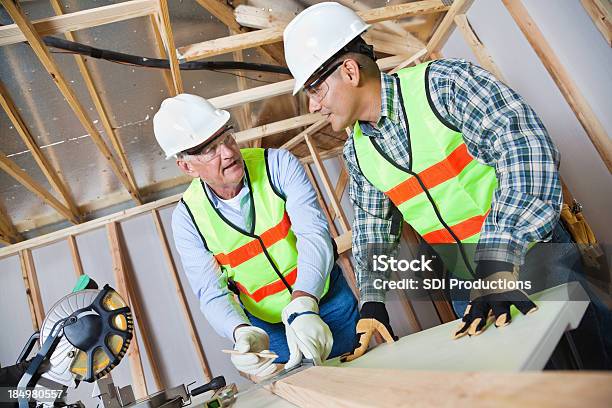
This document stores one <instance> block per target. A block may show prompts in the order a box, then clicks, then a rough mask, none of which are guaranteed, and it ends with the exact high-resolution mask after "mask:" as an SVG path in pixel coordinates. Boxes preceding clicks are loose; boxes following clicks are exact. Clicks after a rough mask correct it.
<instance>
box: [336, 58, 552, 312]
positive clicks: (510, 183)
mask: <svg viewBox="0 0 612 408" xmlns="http://www.w3.org/2000/svg"><path fill="white" fill-rule="evenodd" d="M396 87H397V85H396V82H395V81H394V79H393V77H392V76H390V75H387V74H385V73H381V102H382V103H381V111H380V119H379V120H378V122H377V123H376V125H373V124H371V123H366V122H360V127H361V130H362V132H363V134H364V135H365V136H368V137H373V138H376V140H377V143H378V144H379V146H380V147H381V148H382V150H383V151H384V152H385V153H386V154H387V155H388V156H389V157H391V158H392V159H393V160H395V161H396V162H397V163H399V164H400V165H403V166H406V167H407V166H408V162H409V160H410V156H409V153H408V149H407V142H408V140H407V132H406V123H404V117H403V114H402V112H401V111H400V109H401V104H400V101H399V94H398V91H397V89H396ZM429 90H430V94H431V99H432V101H433V104H434V106H435V108H436V110H437V111H438V113H439V114H440V116H441V117H442V118H444V120H446V121H447V122H448V123H449V124H450V125H452V126H453V127H455V128H456V129H459V130H460V131H461V133H462V134H463V139H464V141H465V143H466V145H467V149H468V152H469V153H470V155H471V156H472V157H474V158H475V159H476V160H478V161H479V162H480V163H482V164H486V165H488V166H491V167H494V168H495V170H496V175H497V179H498V183H499V186H498V188H497V189H496V190H495V192H494V194H493V202H492V204H491V211H490V212H489V214H488V216H487V218H486V219H485V222H484V224H483V226H482V229H481V234H480V240H479V243H478V245H477V249H476V257H475V260H476V261H477V262H478V261H483V260H491V261H502V262H508V263H512V264H514V265H520V264H522V263H523V262H524V258H525V254H526V252H527V246H528V244H529V243H530V242H537V241H547V240H548V239H550V235H551V232H552V230H553V228H554V226H555V224H556V223H557V221H558V218H559V214H560V211H561V204H562V193H561V184H560V181H559V176H558V165H559V152H558V151H557V149H556V147H555V146H554V144H553V143H552V141H551V139H550V137H549V135H548V133H547V131H546V129H545V128H544V125H543V124H542V122H541V121H540V119H539V118H538V116H537V115H536V113H535V112H534V111H533V109H532V108H531V107H530V106H529V105H528V104H527V103H526V102H525V101H524V100H523V99H522V97H521V96H520V95H518V94H517V93H516V92H514V91H513V90H512V89H510V88H509V87H508V86H506V85H505V84H504V83H502V82H501V81H499V80H497V79H496V78H495V77H494V76H493V75H492V74H491V73H489V72H488V71H485V70H484V69H482V68H480V67H478V66H476V65H473V64H471V63H469V62H467V61H465V60H458V59H443V60H437V61H433V62H431V65H430V75H429ZM344 159H345V162H346V164H347V168H348V171H349V174H350V183H349V196H350V198H351V201H352V202H353V207H354V213H355V219H354V222H353V255H354V257H355V261H356V274H357V284H358V287H359V290H360V294H361V302H362V303H363V302H368V301H378V302H384V300H385V293H384V290H382V289H376V288H374V285H373V282H374V280H375V279H376V278H383V279H384V278H388V275H387V276H382V273H381V272H374V271H373V270H371V268H369V267H368V264H369V263H370V264H371V262H368V259H367V258H368V256H370V255H369V254H368V250H367V249H368V245H369V244H376V245H377V247H378V248H381V245H382V246H383V247H384V248H385V251H386V252H387V253H389V254H391V253H394V252H395V251H396V250H397V244H398V243H399V238H400V234H401V225H402V215H401V213H400V212H399V210H398V209H397V208H396V207H395V205H394V204H393V203H392V202H391V200H389V199H388V198H387V196H385V195H384V194H383V193H382V192H381V191H379V190H378V189H376V188H375V187H374V186H372V185H371V184H370V183H369V182H368V181H367V180H366V179H365V177H364V176H363V175H362V174H361V172H360V171H359V168H358V166H357V163H356V159H355V148H354V144H353V139H352V137H349V139H348V140H347V142H346V144H345V146H344Z"/></svg>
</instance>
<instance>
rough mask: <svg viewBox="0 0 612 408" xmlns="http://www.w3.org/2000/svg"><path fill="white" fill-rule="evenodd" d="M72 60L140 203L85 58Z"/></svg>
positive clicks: (53, 2) (58, 9) (58, 10)
mask: <svg viewBox="0 0 612 408" xmlns="http://www.w3.org/2000/svg"><path fill="white" fill-rule="evenodd" d="M51 6H52V7H53V11H55V14H57V15H63V14H64V10H63V8H62V6H61V4H60V2H59V0H51ZM64 35H65V36H66V39H67V40H68V41H75V42H76V38H75V37H74V34H72V33H71V32H70V31H66V32H65V33H64ZM74 58H75V62H76V64H77V67H78V68H79V72H80V73H81V76H82V77H83V82H85V87H86V88H87V92H88V93H89V96H90V97H91V101H92V102H93V104H94V107H95V108H96V112H98V116H99V118H100V122H102V127H103V128H104V132H105V133H106V136H107V137H108V139H109V140H110V141H111V144H112V146H113V148H114V149H115V154H116V155H117V157H118V158H119V165H120V166H121V170H122V171H123V173H124V174H125V176H126V177H127V180H128V182H129V184H130V188H131V189H132V190H133V191H134V193H135V195H136V196H137V197H138V200H139V202H142V199H141V198H140V193H139V192H138V185H137V184H136V179H135V178H134V173H133V171H132V167H131V166H130V163H129V161H128V159H127V156H126V154H125V150H124V149H123V145H122V144H121V140H119V137H118V136H117V134H116V132H115V129H113V126H112V125H111V123H110V119H109V115H108V112H107V111H106V108H105V106H104V104H103V103H102V99H101V98H100V95H99V93H98V89H97V87H96V85H95V84H94V81H93V77H92V75H91V73H90V72H89V68H88V67H87V65H86V63H85V58H84V57H83V56H82V55H75V56H74Z"/></svg>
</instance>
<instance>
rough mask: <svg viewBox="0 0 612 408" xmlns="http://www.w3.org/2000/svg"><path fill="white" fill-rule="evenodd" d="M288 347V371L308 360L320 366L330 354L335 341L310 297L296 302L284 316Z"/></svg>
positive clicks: (286, 366) (301, 297)
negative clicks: (303, 360)
mask: <svg viewBox="0 0 612 408" xmlns="http://www.w3.org/2000/svg"><path fill="white" fill-rule="evenodd" d="M281 317H282V320H283V323H284V324H285V334H286V335H287V346H288V347H289V354H290V355H289V361H288V362H287V364H285V369H289V368H292V367H295V366H296V365H298V364H300V362H301V361H302V358H309V359H312V360H313V361H314V364H315V365H321V364H322V363H323V361H325V360H326V359H327V357H328V356H329V353H331V349H332V345H333V343H334V339H333V337H332V333H331V330H330V329H329V326H328V325H327V324H326V323H325V322H324V321H323V320H322V319H321V317H320V316H319V305H318V304H317V302H316V300H314V299H313V298H311V297H309V296H300V297H298V298H295V299H293V300H292V301H291V302H290V303H289V304H288V305H287V306H285V308H284V309H283V311H282V313H281Z"/></svg>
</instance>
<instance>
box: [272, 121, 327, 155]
mask: <svg viewBox="0 0 612 408" xmlns="http://www.w3.org/2000/svg"><path fill="white" fill-rule="evenodd" d="M327 124H328V123H327V119H321V120H318V121H316V122H315V123H313V124H312V125H310V126H308V127H307V128H306V130H303V131H302V132H300V133H298V134H297V135H296V136H294V137H293V138H291V139H289V140H288V141H286V142H285V143H284V144H283V145H282V146H281V147H280V149H286V150H291V149H293V148H294V147H295V146H297V145H299V144H300V143H302V141H303V140H304V137H306V136H307V135H314V134H315V133H317V132H318V131H319V130H321V129H323V128H324V127H325V126H327Z"/></svg>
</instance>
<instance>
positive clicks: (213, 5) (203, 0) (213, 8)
mask: <svg viewBox="0 0 612 408" xmlns="http://www.w3.org/2000/svg"><path fill="white" fill-rule="evenodd" d="M196 1H197V2H198V4H199V5H200V6H202V7H204V8H205V9H206V10H207V11H208V12H209V13H210V14H212V15H213V16H215V17H216V18H217V19H218V20H219V21H221V22H222V23H223V24H225V25H226V26H227V27H228V28H229V29H230V30H231V31H234V32H235V33H244V32H248V31H249V30H248V29H246V28H245V27H242V26H241V25H240V23H238V22H237V21H236V18H235V16H234V10H233V9H232V8H231V7H230V6H229V5H228V4H226V3H225V2H222V1H219V0H196ZM237 3H238V1H234V2H233V4H234V5H236V4H237ZM238 7H240V6H238ZM258 51H259V52H260V53H261V54H263V56H264V57H265V58H266V59H268V60H270V61H269V62H272V63H273V64H280V65H285V64H284V52H283V49H282V47H279V46H278V45H277V44H274V45H264V46H262V47H259V48H258Z"/></svg>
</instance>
